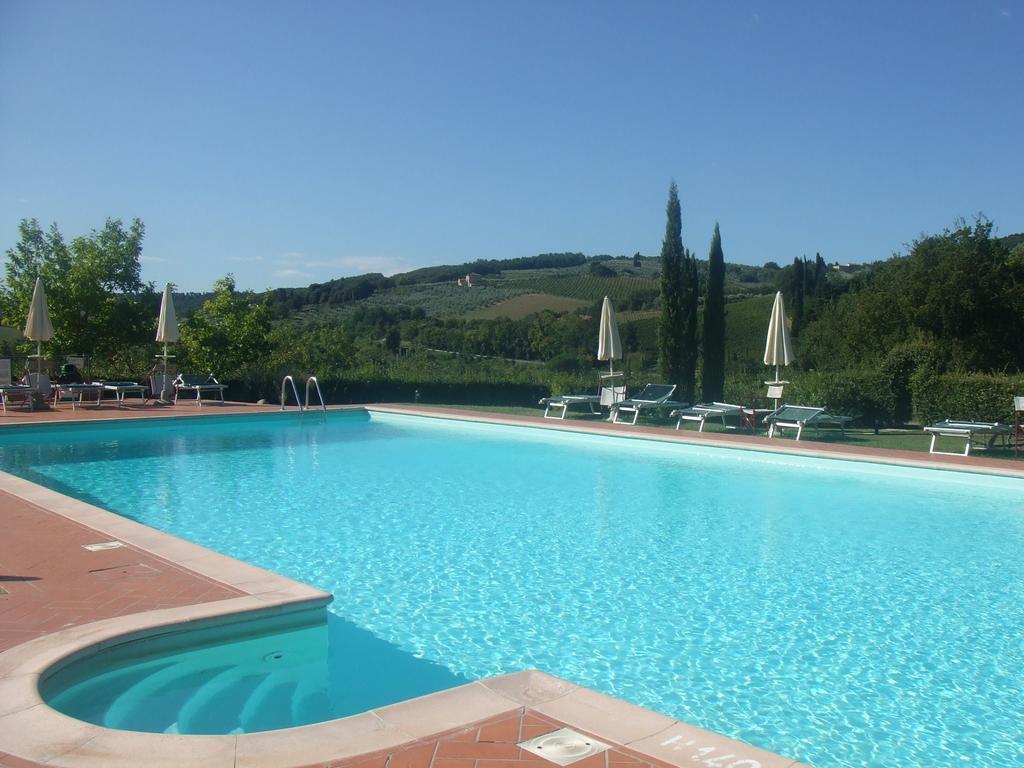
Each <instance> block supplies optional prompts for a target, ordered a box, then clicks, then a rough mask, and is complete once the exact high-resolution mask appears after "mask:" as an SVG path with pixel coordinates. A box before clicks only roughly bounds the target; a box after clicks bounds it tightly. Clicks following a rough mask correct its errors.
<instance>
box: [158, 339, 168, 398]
mask: <svg viewBox="0 0 1024 768" xmlns="http://www.w3.org/2000/svg"><path fill="white" fill-rule="evenodd" d="M163 357H164V373H163V376H161V377H160V402H161V403H163V404H165V405H166V404H168V403H170V399H168V397H167V342H166V341H165V342H164V355H163Z"/></svg>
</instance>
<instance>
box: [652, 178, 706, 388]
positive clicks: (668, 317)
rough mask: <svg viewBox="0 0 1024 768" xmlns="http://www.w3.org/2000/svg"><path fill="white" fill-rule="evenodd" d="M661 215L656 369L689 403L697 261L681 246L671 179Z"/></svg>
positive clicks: (676, 196)
mask: <svg viewBox="0 0 1024 768" xmlns="http://www.w3.org/2000/svg"><path fill="white" fill-rule="evenodd" d="M665 214H666V217H667V221H666V223H665V239H664V241H663V242H662V245H661V316H660V318H659V323H658V368H659V370H660V372H661V375H662V377H663V378H664V379H665V381H666V382H667V383H670V384H675V385H676V387H677V390H676V391H677V393H678V396H679V397H680V398H681V399H684V400H687V401H691V402H692V400H693V393H694V388H695V383H696V374H697V301H698V299H697V287H698V286H697V261H696V259H694V257H693V254H691V253H690V252H689V251H687V250H686V249H685V248H683V218H682V209H681V206H680V204H679V189H678V187H677V186H676V183H675V182H674V181H673V182H672V185H671V186H670V187H669V191H668V203H667V205H666V207H665Z"/></svg>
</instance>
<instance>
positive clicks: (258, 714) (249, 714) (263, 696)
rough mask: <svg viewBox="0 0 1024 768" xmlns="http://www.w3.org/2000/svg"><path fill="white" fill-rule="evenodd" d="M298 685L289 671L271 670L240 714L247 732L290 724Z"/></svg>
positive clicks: (243, 727)
mask: <svg viewBox="0 0 1024 768" xmlns="http://www.w3.org/2000/svg"><path fill="white" fill-rule="evenodd" d="M297 687H298V684H297V683H296V681H295V679H294V677H293V675H291V674H290V673H288V672H285V671H281V672H271V673H270V674H269V675H267V676H266V677H265V678H264V679H263V681H262V682H260V684H259V685H258V686H256V690H254V691H253V692H252V694H251V695H250V696H249V698H248V700H247V701H246V702H245V706H244V707H242V713H241V715H240V716H239V718H238V719H239V721H240V722H241V725H242V729H243V730H244V731H245V732H246V733H254V732H256V731H267V730H271V729H273V728H282V727H286V725H287V724H290V718H291V704H292V695H293V694H294V691H295V689H296V688H297Z"/></svg>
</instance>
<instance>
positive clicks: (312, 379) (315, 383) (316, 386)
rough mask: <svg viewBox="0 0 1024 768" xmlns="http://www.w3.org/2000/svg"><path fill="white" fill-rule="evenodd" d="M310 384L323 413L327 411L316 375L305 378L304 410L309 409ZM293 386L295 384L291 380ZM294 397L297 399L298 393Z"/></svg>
mask: <svg viewBox="0 0 1024 768" xmlns="http://www.w3.org/2000/svg"><path fill="white" fill-rule="evenodd" d="M310 384H312V385H313V387H314V389H316V396H317V397H318V398H320V408H321V409H322V410H323V411H324V413H326V412H327V403H325V402H324V396H323V394H321V392H320V382H319V381H317V380H316V376H310V377H309V378H308V379H306V410H307V411H308V410H309V385H310ZM294 386H295V382H294V381H293V382H292V387H294ZM295 399H296V400H298V399H299V398H298V395H296V396H295Z"/></svg>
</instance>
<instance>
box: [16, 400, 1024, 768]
mask: <svg viewBox="0 0 1024 768" xmlns="http://www.w3.org/2000/svg"><path fill="white" fill-rule="evenodd" d="M377 407H379V408H380V409H381V410H388V411H392V412H406V413H419V414H429V415H436V416H442V417H445V418H466V419H472V420H477V421H479V420H487V421H495V422H498V423H509V424H528V425H531V426H540V427H545V428H555V429H568V430H571V431H587V432H597V433H613V434H617V435H623V436H631V437H641V436H642V437H654V438H657V439H662V440H665V439H668V440H673V441H682V442H691V443H701V444H705V445H718V446H722V447H744V448H752V447H756V448H759V449H774V450H782V451H784V452H787V453H798V454H801V455H817V456H835V457H840V456H841V457H854V458H860V459H862V460H872V461H885V462H891V463H901V464H902V463H911V464H914V465H917V466H931V467H935V468H943V469H958V470H964V469H973V470H975V471H991V472H997V473H1005V474H1015V475H1018V476H1020V475H1021V473H1022V469H1021V465H1020V464H1018V463H1016V462H1008V461H1000V460H998V459H988V458H987V457H984V456H981V457H977V456H971V457H956V458H953V457H942V456H931V455H928V454H922V453H917V452H907V451H900V452H893V451H880V450H877V449H867V448H858V447H852V446H844V445H841V444H834V443H816V442H813V441H806V442H803V441H802V442H801V443H799V444H797V443H794V442H792V441H780V440H773V441H768V440H767V439H766V438H761V437H752V436H747V435H735V434H715V433H705V434H700V435H698V434H697V433H695V432H687V431H681V432H675V431H674V430H666V429H663V428H654V427H629V426H625V425H611V424H607V423H604V422H600V423H595V422H587V421H584V422H576V421H571V420H567V421H564V422H557V421H556V422H552V421H550V420H548V421H545V420H543V419H541V418H539V417H515V416H505V415H499V414H485V413H481V412H479V411H459V410H455V409H450V408H423V407H417V408H412V407H406V406H377ZM277 410H279V409H278V408H277V407H275V406H256V405H249V404H241V403H233V404H227V405H224V406H220V405H212V404H211V405H208V406H204V407H203V408H201V409H200V408H197V407H196V406H195V404H194V403H190V404H188V405H185V404H182V405H179V406H170V407H168V406H152V405H150V406H141V407H140V406H129V407H125V408H120V409H119V408H116V407H114V406H112V405H111V406H105V407H103V408H100V409H93V408H84V409H78V410H76V411H74V412H72V410H71V408H70V407H66V406H65V407H61V408H60V409H51V410H49V411H41V412H35V413H28V412H25V413H20V412H17V411H12V412H9V414H8V416H7V417H6V418H5V417H0V429H3V428H4V427H5V426H6V425H11V426H12V428H15V429H16V428H17V427H15V426H14V425H17V424H26V423H42V422H51V421H72V420H74V421H82V420H95V419H125V418H166V417H173V416H182V415H188V416H196V417H201V416H215V415H220V414H229V413H269V412H274V411H277ZM45 493H47V494H49V493H51V492H45ZM41 497H42V492H41ZM0 511H2V517H0V520H2V527H0V653H2V652H4V651H12V652H14V653H17V649H18V647H19V646H24V645H26V644H31V642H32V641H38V639H39V638H46V637H48V636H50V635H51V633H59V632H63V631H65V630H68V629H69V628H75V627H80V626H83V625H86V624H90V623H92V622H97V621H102V620H112V619H115V620H116V619H117V618H118V617H122V618H124V617H137V616H140V615H142V614H149V613H150V612H152V611H156V610H160V609H174V608H179V607H185V606H207V608H205V609H204V610H207V611H208V612H210V613H214V614H215V613H216V612H217V610H218V608H217V606H218V605H220V604H222V605H224V606H225V609H224V610H227V608H226V606H228V605H233V604H236V603H238V601H240V600H245V599H250V600H251V599H253V598H254V596H257V592H258V590H254V589H249V588H248V587H247V586H246V585H247V584H248V583H253V584H256V583H257V582H259V581H260V578H263V577H259V576H258V575H255V576H254V575H252V574H250V575H248V576H246V575H245V574H243V577H242V578H241V580H240V579H239V578H235V579H234V580H232V579H231V578H227V577H226V576H224V577H223V578H222V576H221V575H220V574H221V573H222V571H220V570H218V567H219V566H218V567H213V566H211V565H210V562H211V561H212V560H213V558H214V557H216V558H217V562H219V561H220V560H227V558H222V557H221V556H219V555H217V556H213V555H212V554H210V553H206V554H201V555H196V554H195V552H193V551H192V550H195V549H201V548H196V547H194V545H190V544H186V543H185V542H180V541H179V542H177V545H175V546H177V547H178V548H179V549H175V548H174V546H172V547H170V548H168V547H164V549H162V550H161V549H160V548H159V547H153V548H152V549H150V548H149V547H147V546H142V545H139V544H138V543H137V542H141V541H148V540H149V539H148V537H154V538H155V537H156V536H160V537H163V536H164V534H156V533H154V532H150V531H148V529H144V528H143V527H142V526H137V524H135V523H130V522H127V521H123V519H121V521H122V522H119V523H115V524H114V525H113V526H110V527H108V528H106V529H105V528H104V524H103V523H102V522H97V523H95V524H93V523H92V522H88V521H90V520H93V519H95V520H97V521H101V520H102V518H100V517H96V518H80V519H75V518H74V517H73V516H68V515H67V514H64V513H62V511H61V510H60V509H51V508H48V507H47V505H46V504H45V503H42V502H41V503H35V501H34V500H33V499H27V498H26V497H25V496H22V495H18V494H17V493H10V492H8V491H5V490H0ZM102 514H104V515H107V514H109V513H102ZM83 520H85V521H84V522H83ZM136 526H137V528H138V529H139V530H145V531H146V534H145V535H144V536H140V535H138V533H137V532H136V535H135V537H134V538H133V537H132V535H129V534H130V533H131V532H132V531H134V530H135V527H136ZM168 538H173V537H168ZM113 540H116V541H120V542H122V544H121V545H120V546H116V547H112V548H100V549H98V550H96V551H91V550H88V549H85V546H87V545H92V544H102V543H104V542H110V541H113ZM186 550H187V551H188V554H187V556H177V555H175V554H173V553H175V552H179V551H180V552H186ZM207 558H210V561H208V560H207ZM236 565H237V566H238V567H239V568H241V569H249V570H257V569H252V568H251V566H246V565H244V564H241V563H237V564H236ZM200 566H202V567H200ZM233 567H234V566H233ZM268 578H269V577H268ZM277 578H278V579H279V580H282V579H280V577H277ZM245 579H248V580H249V581H248V582H247V581H245ZM267 589H269V587H268V588H267ZM274 589H275V590H280V586H275V587H274ZM307 589H308V588H307ZM310 591H312V590H310ZM263 594H264V595H270V594H279V591H278V592H267V591H265V592H264V593H263ZM261 599H264V600H267V599H268V598H267V597H266V596H264V597H263V598H261ZM2 666H3V665H2V664H0V667H2ZM0 672H2V669H0ZM523 674H527V675H534V676H535V677H534V678H525V677H518V678H516V679H515V680H514V681H513V682H509V681H508V680H506V681H505V682H502V680H503V679H502V678H497V679H495V680H494V681H493V682H491V681H482V683H483V684H482V685H481V684H480V683H474V684H471V685H470V686H464V688H465V689H472V691H470V695H469V698H468V699H467V698H466V695H464V694H466V692H465V691H462V689H452V690H451V691H446V692H443V693H442V694H436V695H435V696H434V697H428V698H425V699H419V700H415V701H413V702H404V703H401V704H398V705H394V707H388V708H383V709H381V710H375V711H374V712H373V713H368V714H367V715H365V716H363V715H360V716H357V717H356V718H349V719H347V720H348V721H351V722H349V724H348V725H344V724H345V723H346V721H335V722H336V723H340V724H343V725H342V726H337V727H334V726H331V725H326V724H325V725H326V727H324V728H323V729H322V731H315V730H309V729H315V728H317V726H311V727H307V728H303V729H293V730H292V731H287V732H267V733H266V734H254V735H251V736H239V737H237V739H236V737H203V739H215V738H222V739H224V740H226V741H225V744H228V745H230V746H229V747H228V748H227V752H229V753H230V754H224V755H218V757H222V758H223V760H220V759H218V760H217V761H213V760H212V759H209V758H206V759H200V758H199V757H196V758H194V759H193V760H192V761H191V762H190V761H189V759H188V756H186V755H180V756H178V757H180V760H176V761H171V762H166V761H161V760H160V759H158V757H157V756H155V755H147V757H146V758H142V759H141V760H138V759H136V761H135V764H146V765H160V764H168V765H171V764H173V765H189V764H194V765H232V766H239V768H240V767H241V766H243V765H249V766H261V765H266V766H279V767H280V768H285V766H317V767H318V768H322V767H323V766H335V767H344V768H543V767H545V766H546V767H547V768H550V766H551V765H553V764H552V763H550V762H548V761H545V760H543V759H541V758H540V757H537V756H535V755H533V754H530V753H528V752H525V751H523V750H522V749H521V748H520V747H518V746H517V743H518V742H519V741H521V740H523V739H527V738H531V737H534V736H538V735H542V734H545V733H550V732H551V731H554V730H557V729H559V728H562V727H563V726H564V725H566V724H568V725H570V726H572V727H573V728H575V729H576V730H577V731H581V732H583V733H584V734H585V735H586V736H588V737H590V738H596V739H598V740H600V741H603V742H605V743H607V744H609V745H610V747H611V748H610V749H609V750H607V751H605V752H602V753H601V754H599V755H595V756H592V757H588V758H585V759H584V760H582V761H580V762H577V763H574V764H573V765H575V766H579V768H672V767H678V766H690V765H692V766H708V765H714V766H721V768H726V767H727V766H730V765H736V766H741V767H742V768H787V767H791V766H797V765H798V764H797V763H795V762H793V761H792V760H791V759H788V758H784V757H781V756H778V755H772V754H770V753H767V752H764V751H762V750H759V749H757V748H754V747H748V746H747V745H741V744H738V743H737V742H733V741H731V740H729V739H726V738H725V737H721V736H717V735H715V734H710V733H708V732H706V731H701V730H699V729H696V728H693V727H692V726H688V725H686V724H683V723H677V722H675V721H673V720H671V719H670V718H665V717H664V716H662V715H658V714H656V713H652V712H648V711H646V710H640V709H639V708H636V707H632V706H631V705H627V704H624V703H621V702H617V701H616V700H614V699H611V698H609V697H605V696H602V695H600V694H596V693H594V692H592V691H587V690H586V689H582V688H576V687H575V686H572V685H571V684H567V683H564V682H563V681H557V680H556V679H554V678H550V677H548V676H544V675H539V674H538V673H523ZM513 677H515V676H513ZM552 681H554V682H552ZM558 686H562V687H561V688H558ZM513 688H515V691H514V692H513V691H512V689H513ZM556 688H557V690H556ZM6 690H7V689H6V688H4V689H2V690H0V766H8V767H9V768H18V767H24V766H29V765H32V766H40V765H49V766H54V765H63V766H78V765H87V766H93V765H109V764H110V763H109V762H108V759H109V756H110V754H113V752H112V751H111V750H112V749H113V747H112V745H113V744H114V737H111V739H110V740H109V742H108V743H102V744H101V743H100V742H102V741H103V739H100V738H97V739H95V742H96V743H95V745H94V743H93V741H89V740H85V741H82V740H81V739H79V741H77V742H74V743H70V742H69V746H66V747H64V746H61V747H55V748H54V749H53V750H52V754H49V753H48V754H47V756H46V757H45V759H41V760H37V761H35V762H33V761H32V760H27V759H25V754H26V753H25V752H24V751H21V749H20V748H18V745H19V744H21V743H23V742H24V738H23V734H20V733H16V731H15V729H13V728H12V726H11V723H12V722H13V721H14V719H15V718H18V717H20V715H21V714H23V713H22V712H13V713H12V710H11V709H9V708H8V702H7V701H6V700H5V691H6ZM460 691H462V693H460ZM460 695H462V700H461V701H462V703H461V704H459V706H458V707H455V708H454V709H453V708H452V707H451V702H452V701H454V700H456V699H457V698H458V696H460ZM473 697H476V698H473ZM467 701H468V702H469V703H468V704H467V703H466V702H467ZM446 702H447V703H446ZM456 710H457V712H456ZM453 712H454V714H453ZM623 713H625V714H623ZM367 718H368V719H367ZM65 719H66V718H65ZM5 721H7V723H6V724H5ZM360 722H362V723H366V722H371V723H372V724H373V725H374V727H377V726H379V730H380V731H381V732H382V733H387V734H389V738H390V740H391V741H390V742H389V743H388V745H387V746H383V747H380V748H362V749H361V751H357V752H356V753H352V752H351V751H350V750H347V748H346V746H345V745H346V744H347V743H348V742H347V741H346V740H347V738H348V737H347V735H346V736H344V737H343V736H341V734H348V733H349V732H350V731H352V732H354V730H355V729H357V726H358V723H360ZM453 724H454V725H453ZM358 727H361V726H358ZM332 729H333V730H332ZM346 729H348V730H346ZM300 732H301V733H300ZM108 733H113V734H114V735H115V736H117V735H118V734H124V732H108ZM318 733H323V734H329V733H333V734H334V736H333V737H328V736H317V734H318ZM12 734H15V735H16V738H13V739H12V738H11V737H12ZM139 736H140V734H127V736H125V737H124V738H125V741H126V743H127V742H131V737H139ZM257 737H258V738H257ZM31 738H32V737H29V740H31ZM149 738H162V737H159V736H157V737H149ZM176 738H178V739H181V738H188V737H176ZM375 738H376V737H375ZM247 739H248V741H246V740H247ZM37 741H38V738H37ZM15 742H17V743H15ZM351 743H352V744H356V743H359V742H358V739H353V741H352V742H351ZM366 743H371V742H366ZM255 745H258V748H256V746H255ZM104 750H106V752H105V751H104ZM326 753H330V754H331V755H332V757H330V759H327V760H324V759H322V757H321V758H318V759H311V758H313V756H314V755H321V756H322V755H323V754H326ZM37 754H38V753H37ZM116 754H118V755H119V756H120V755H121V753H120V752H118V753H116ZM138 754H139V753H138V752H134V753H133V752H130V751H129V752H127V753H125V754H124V761H122V762H121V763H120V764H122V765H131V764H132V761H133V757H132V755H135V756H136V758H137V756H138Z"/></svg>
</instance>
